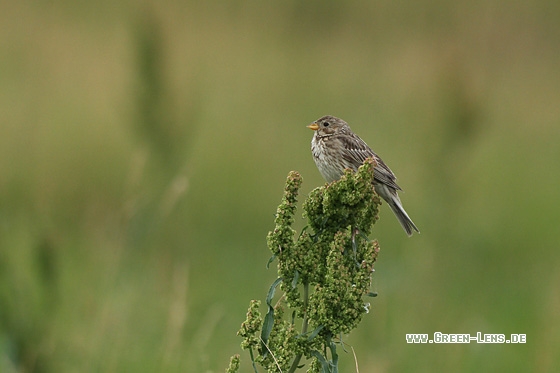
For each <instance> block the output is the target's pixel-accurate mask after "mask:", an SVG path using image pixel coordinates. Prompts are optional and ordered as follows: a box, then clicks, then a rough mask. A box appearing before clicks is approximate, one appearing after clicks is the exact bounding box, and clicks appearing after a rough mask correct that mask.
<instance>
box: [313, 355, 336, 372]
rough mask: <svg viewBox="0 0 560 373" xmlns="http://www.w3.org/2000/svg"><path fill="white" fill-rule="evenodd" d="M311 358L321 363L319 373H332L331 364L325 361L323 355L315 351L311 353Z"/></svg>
mask: <svg viewBox="0 0 560 373" xmlns="http://www.w3.org/2000/svg"><path fill="white" fill-rule="evenodd" d="M311 356H313V357H315V358H316V359H317V360H318V361H319V362H320V363H321V372H322V373H332V371H331V363H330V362H328V361H327V359H325V357H324V356H323V355H321V353H320V352H319V351H317V350H313V351H311Z"/></svg>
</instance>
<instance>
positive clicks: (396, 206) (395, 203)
mask: <svg viewBox="0 0 560 373" xmlns="http://www.w3.org/2000/svg"><path fill="white" fill-rule="evenodd" d="M390 197H391V198H388V199H387V200H386V201H387V204H388V205H389V206H390V207H391V210H393V213H394V214H395V216H396V217H397V220H398V221H399V223H401V226H402V227H403V229H404V231H405V232H406V234H407V235H408V236H409V237H410V236H412V230H415V231H416V232H418V233H420V231H419V230H418V228H416V225H414V222H413V221H412V219H410V217H409V216H408V214H407V213H406V211H405V210H404V207H403V206H402V203H401V199H400V198H399V196H398V194H397V192H396V191H395V192H394V193H391V196H390Z"/></svg>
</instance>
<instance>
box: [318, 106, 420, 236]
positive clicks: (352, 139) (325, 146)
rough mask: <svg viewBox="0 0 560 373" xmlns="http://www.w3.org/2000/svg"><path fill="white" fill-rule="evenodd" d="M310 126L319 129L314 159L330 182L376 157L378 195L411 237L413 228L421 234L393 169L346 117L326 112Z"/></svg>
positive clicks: (375, 181) (376, 189)
mask: <svg viewBox="0 0 560 373" xmlns="http://www.w3.org/2000/svg"><path fill="white" fill-rule="evenodd" d="M307 127H308V128H310V129H312V130H313V131H315V134H314V135H313V140H311V152H312V153H313V159H314V160H315V164H316V165H317V168H318V169H319V172H320V173H321V175H323V178H324V179H325V180H326V181H327V182H329V183H330V182H332V181H335V180H338V179H340V177H341V176H342V175H343V174H344V170H345V169H346V168H349V169H352V170H354V171H357V170H358V167H360V166H361V165H362V163H363V162H364V161H365V160H366V158H369V157H373V158H374V160H375V161H376V163H377V165H376V166H375V168H374V173H373V186H374V187H375V191H376V192H377V194H379V195H380V196H381V198H383V199H384V200H385V202H387V204H388V205H389V207H391V210H393V213H394V214H395V216H396V217H397V219H398V221H399V223H401V226H402V227H403V229H404V231H405V232H406V234H407V235H408V236H412V231H413V230H415V231H416V232H418V233H420V231H419V230H418V228H416V225H414V223H413V222H412V220H411V219H410V217H409V216H408V214H407V213H406V211H405V210H404V208H403V206H402V203H401V200H400V198H399V195H398V194H397V191H399V190H402V189H401V188H400V187H399V186H398V185H397V183H396V180H397V178H396V177H395V174H394V173H393V171H391V169H390V168H389V167H388V166H387V165H386V164H385V162H383V160H381V158H379V156H378V155H377V154H375V153H374V152H373V150H371V148H370V147H369V146H368V145H367V144H366V143H365V142H364V140H362V139H361V138H359V137H358V135H356V134H355V133H354V132H352V130H351V129H350V126H349V125H348V123H346V122H345V121H344V120H342V119H340V118H337V117H333V116H331V115H325V116H324V117H321V118H319V119H317V120H316V121H315V122H313V123H311V124H310V125H309V126H307Z"/></svg>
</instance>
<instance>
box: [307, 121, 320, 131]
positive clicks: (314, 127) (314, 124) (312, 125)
mask: <svg viewBox="0 0 560 373" xmlns="http://www.w3.org/2000/svg"><path fill="white" fill-rule="evenodd" d="M307 128H309V129H312V130H313V131H317V130H318V129H319V125H318V124H317V122H313V123H311V124H310V125H309V126H307Z"/></svg>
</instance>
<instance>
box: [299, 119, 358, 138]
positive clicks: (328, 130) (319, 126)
mask: <svg viewBox="0 0 560 373" xmlns="http://www.w3.org/2000/svg"><path fill="white" fill-rule="evenodd" d="M307 128H309V129H312V130H313V131H317V132H316V133H317V135H318V136H320V137H323V136H332V135H337V134H338V133H340V132H341V131H345V130H346V129H347V128H349V127H348V123H346V122H345V121H343V120H342V119H340V118H337V117H333V116H332V115H325V116H324V117H321V118H319V119H317V120H316V121H315V122H313V123H311V124H310V125H309V126H307Z"/></svg>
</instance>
